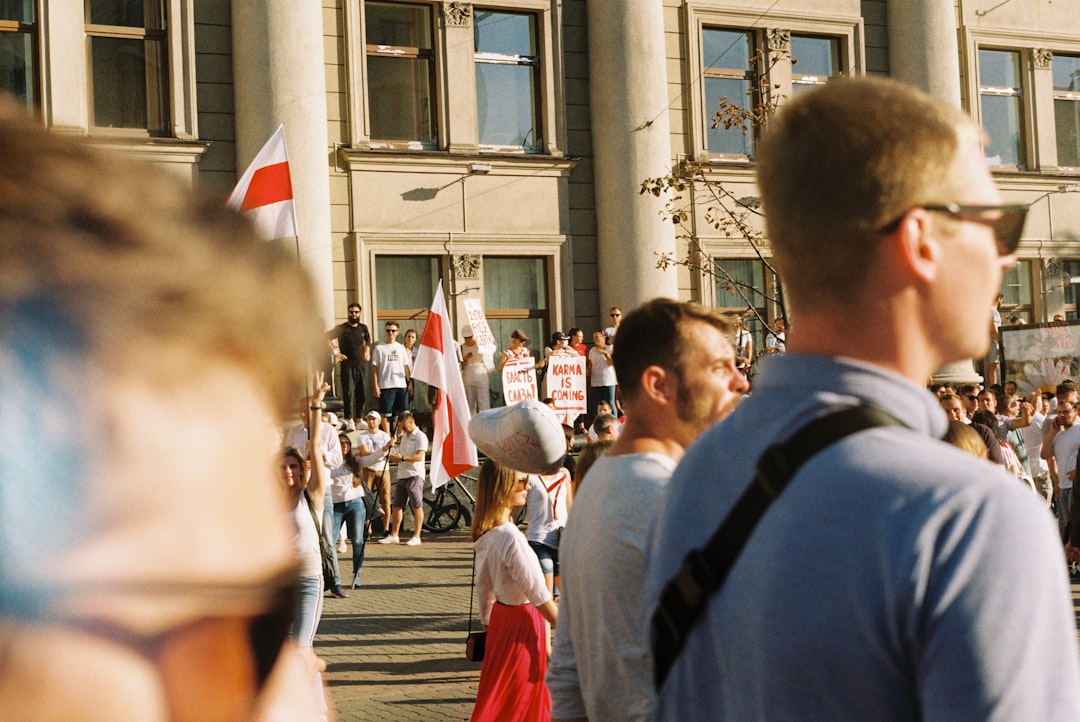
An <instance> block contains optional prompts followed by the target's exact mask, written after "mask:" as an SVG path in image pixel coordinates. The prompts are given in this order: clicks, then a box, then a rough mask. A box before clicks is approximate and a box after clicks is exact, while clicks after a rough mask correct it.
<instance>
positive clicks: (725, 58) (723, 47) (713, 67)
mask: <svg viewBox="0 0 1080 722" xmlns="http://www.w3.org/2000/svg"><path fill="white" fill-rule="evenodd" d="M701 54H702V61H703V63H704V68H703V69H702V78H703V79H702V82H703V85H704V100H705V109H704V112H705V138H706V149H707V150H708V152H709V153H710V154H715V155H727V156H749V155H750V154H751V151H752V149H753V138H754V132H755V130H754V128H753V127H751V124H750V122H749V121H748V119H747V116H748V114H749V113H751V112H752V111H753V109H754V106H755V105H756V104H757V103H758V99H757V98H756V96H755V94H754V79H755V73H754V67H753V65H752V61H753V58H754V36H753V34H752V33H750V32H747V31H743V30H726V29H722V28H705V29H704V30H702V31H701Z"/></svg>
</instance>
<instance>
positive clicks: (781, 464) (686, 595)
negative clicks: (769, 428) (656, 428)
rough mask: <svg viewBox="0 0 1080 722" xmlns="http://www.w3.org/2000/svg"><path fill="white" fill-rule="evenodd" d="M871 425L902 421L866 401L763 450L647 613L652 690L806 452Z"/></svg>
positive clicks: (661, 681)
mask: <svg viewBox="0 0 1080 722" xmlns="http://www.w3.org/2000/svg"><path fill="white" fill-rule="evenodd" d="M877 426H906V424H904V423H903V422H901V421H899V420H898V419H897V418H896V417H894V416H892V415H891V414H888V413H886V412H884V411H882V410H881V409H877V408H874V407H872V406H849V407H845V408H842V409H840V410H837V411H832V412H830V413H828V414H825V415H824V416H820V417H818V418H816V419H814V420H813V421H811V422H810V423H808V424H806V425H805V426H803V427H802V428H800V429H799V430H798V431H796V432H795V433H794V434H792V435H791V437H790V438H788V439H787V440H786V441H784V442H781V443H778V444H773V445H772V446H770V447H768V448H767V449H765V452H764V453H763V454H762V455H761V458H759V459H758V462H757V469H756V473H755V475H754V480H753V482H752V483H751V484H750V486H749V487H747V489H746V491H744V492H743V493H742V496H740V497H739V499H738V501H736V502H735V506H733V507H732V509H731V511H730V512H729V513H728V515H727V518H725V519H724V520H723V522H721V524H720V526H719V527H717V529H716V531H714V532H713V534H712V536H711V537H709V540H708V541H707V542H706V544H705V546H704V547H703V548H701V549H692V550H691V551H689V552H688V553H687V554H686V557H685V558H684V559H683V564H682V568H681V569H680V570H679V572H678V573H677V574H676V575H675V576H674V577H672V578H671V579H670V580H669V581H668V583H667V584H666V585H665V586H664V590H663V592H662V593H661V594H660V603H659V606H658V607H657V609H656V611H655V612H654V613H653V617H652V623H651V629H650V646H651V647H652V653H653V663H654V669H653V680H654V683H655V685H656V689H658V690H659V689H660V687H661V686H662V685H663V684H664V680H665V679H666V678H667V675H668V672H669V671H670V670H671V667H672V665H673V664H674V663H675V660H676V659H677V658H678V656H679V653H680V652H681V651H682V648H683V645H684V644H685V643H686V639H687V637H688V636H689V635H690V631H691V629H692V628H693V626H694V624H695V622H696V621H697V619H698V618H699V617H700V616H701V615H702V614H703V613H704V611H705V609H706V608H707V607H708V604H709V599H710V597H711V595H713V594H714V593H715V592H716V591H717V590H718V589H720V587H721V586H722V585H723V583H724V580H725V579H726V578H727V575H728V573H729V572H730V571H731V568H732V567H733V566H734V565H735V562H736V561H737V560H738V558H739V553H740V552H741V551H742V549H743V547H744V546H745V545H746V542H747V540H748V539H749V538H750V535H751V534H752V533H753V531H754V528H755V527H756V526H757V523H758V521H760V520H761V517H762V516H763V515H764V514H765V511H766V510H767V509H768V508H769V504H770V503H771V502H772V501H773V500H774V499H776V497H777V496H779V495H780V492H782V491H783V490H784V488H785V487H786V486H787V484H788V482H789V481H790V480H791V478H792V477H793V476H795V474H796V472H798V470H799V468H800V467H801V466H802V465H803V464H804V463H806V462H807V461H808V460H809V459H810V458H811V457H813V456H814V455H815V454H817V453H818V452H819V451H821V450H823V449H825V448H826V447H828V446H831V445H832V444H834V443H836V442H837V441H840V440H841V439H843V438H844V437H846V436H849V435H851V434H854V433H857V432H859V431H863V430H865V429H870V428H874V427H877Z"/></svg>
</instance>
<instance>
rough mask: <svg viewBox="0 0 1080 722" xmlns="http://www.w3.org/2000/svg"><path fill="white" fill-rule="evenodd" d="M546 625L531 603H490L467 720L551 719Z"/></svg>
mask: <svg viewBox="0 0 1080 722" xmlns="http://www.w3.org/2000/svg"><path fill="white" fill-rule="evenodd" d="M547 634H548V632H547V625H546V624H545V623H544V618H543V617H541V616H540V612H539V611H537V609H536V607H534V606H533V605H531V604H522V605H520V606H513V607H512V606H507V605H505V604H499V603H497V602H496V604H495V606H494V608H492V610H491V619H490V620H488V628H487V646H486V648H485V650H484V663H483V666H481V667H480V686H479V688H478V689H477V692H476V706H475V707H473V713H472V717H471V718H470V719H471V722H515V721H517V722H546V721H547V720H550V719H551V696H550V695H549V694H548V690H547V685H546V684H545V683H544V675H545V673H547Z"/></svg>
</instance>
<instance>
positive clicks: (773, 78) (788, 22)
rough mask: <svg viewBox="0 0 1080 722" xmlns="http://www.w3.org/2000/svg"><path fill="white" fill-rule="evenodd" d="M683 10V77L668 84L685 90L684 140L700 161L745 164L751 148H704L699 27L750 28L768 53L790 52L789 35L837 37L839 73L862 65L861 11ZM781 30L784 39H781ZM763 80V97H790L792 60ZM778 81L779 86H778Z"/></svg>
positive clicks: (702, 2) (697, 4) (706, 6)
mask: <svg viewBox="0 0 1080 722" xmlns="http://www.w3.org/2000/svg"><path fill="white" fill-rule="evenodd" d="M682 12H683V17H684V24H683V27H685V28H686V29H687V30H686V32H685V33H683V34H682V35H683V38H682V42H683V46H682V52H683V56H682V65H683V78H684V79H680V80H678V81H672V83H673V84H677V85H678V92H680V93H682V92H683V91H686V100H685V107H684V112H686V113H687V114H688V116H689V117H687V119H686V120H687V123H686V127H687V139H686V142H687V145H688V148H689V153H690V155H691V157H693V158H694V159H695V160H697V161H699V162H704V163H713V164H718V165H721V164H726V165H740V164H741V165H746V164H748V163H751V162H752V161H753V159H754V154H753V150H751V153H750V155H748V156H731V155H722V154H714V153H710V152H709V150H708V128H709V124H710V118H711V117H712V115H713V113H708V112H707V111H706V108H705V90H704V83H703V82H702V81H703V79H704V77H705V75H704V68H705V60H704V57H703V45H704V43H703V41H702V30H703V29H705V28H710V27H713V28H723V29H727V30H736V31H738V30H742V31H749V32H752V33H754V34H755V36H756V38H757V42H756V43H755V44H756V46H757V48H759V49H760V50H761V51H762V52H763V53H764V54H765V55H766V57H767V55H768V53H769V52H770V51H772V50H773V49H776V48H782V49H783V50H784V51H785V52H787V51H789V50H790V40H789V39H790V36H791V35H801V36H814V37H828V38H835V39H836V40H837V41H838V42H839V55H840V58H839V60H840V68H839V72H840V73H841V74H844V75H857V74H860V73H861V72H862V70H863V68H864V67H865V61H864V58H865V47H864V43H865V33H864V29H863V17H862V14H861V13H859V14H850V15H846V14H826V13H821V14H819V15H816V16H815V15H807V14H805V13H801V14H797V15H796V14H793V13H787V12H770V13H768V14H766V15H764V16H763V15H762V13H761V12H759V11H751V10H746V11H742V10H721V9H718V8H716V6H715V4H714V3H712V2H710V1H709V0H686V3H685V5H684V6H683V11H682ZM785 35H786V37H787V40H785ZM785 43H786V46H785ZM759 70H760V69H759ZM685 79H689V80H688V81H687V80H685ZM687 84H688V87H687ZM763 85H764V87H765V93H766V95H767V97H765V98H763V100H764V101H765V102H772V101H779V102H782V101H783V99H784V98H785V97H791V96H792V95H793V91H792V85H793V83H792V69H791V63H790V62H780V63H777V64H775V66H774V67H773V68H772V69H771V71H770V72H769V76H768V79H767V82H765V83H764V84H763ZM777 85H779V86H780V87H776V86H777Z"/></svg>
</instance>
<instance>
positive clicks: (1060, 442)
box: [1054, 423, 1080, 489]
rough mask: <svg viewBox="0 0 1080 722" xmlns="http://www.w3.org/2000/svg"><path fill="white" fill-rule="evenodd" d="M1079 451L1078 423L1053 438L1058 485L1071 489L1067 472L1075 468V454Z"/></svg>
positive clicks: (1079, 429)
mask: <svg viewBox="0 0 1080 722" xmlns="http://www.w3.org/2000/svg"><path fill="white" fill-rule="evenodd" d="M1078 450H1080V423H1078V424H1073V425H1072V426H1070V427H1069V428H1067V429H1065V430H1064V431H1059V432H1058V434H1057V436H1055V437H1054V458H1055V459H1057V465H1058V485H1059V486H1060V487H1061V488H1062V489H1071V488H1072V487H1073V480H1072V479H1070V478H1069V472H1070V471H1072V470H1073V469H1075V468H1076V452H1077V451H1078Z"/></svg>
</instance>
